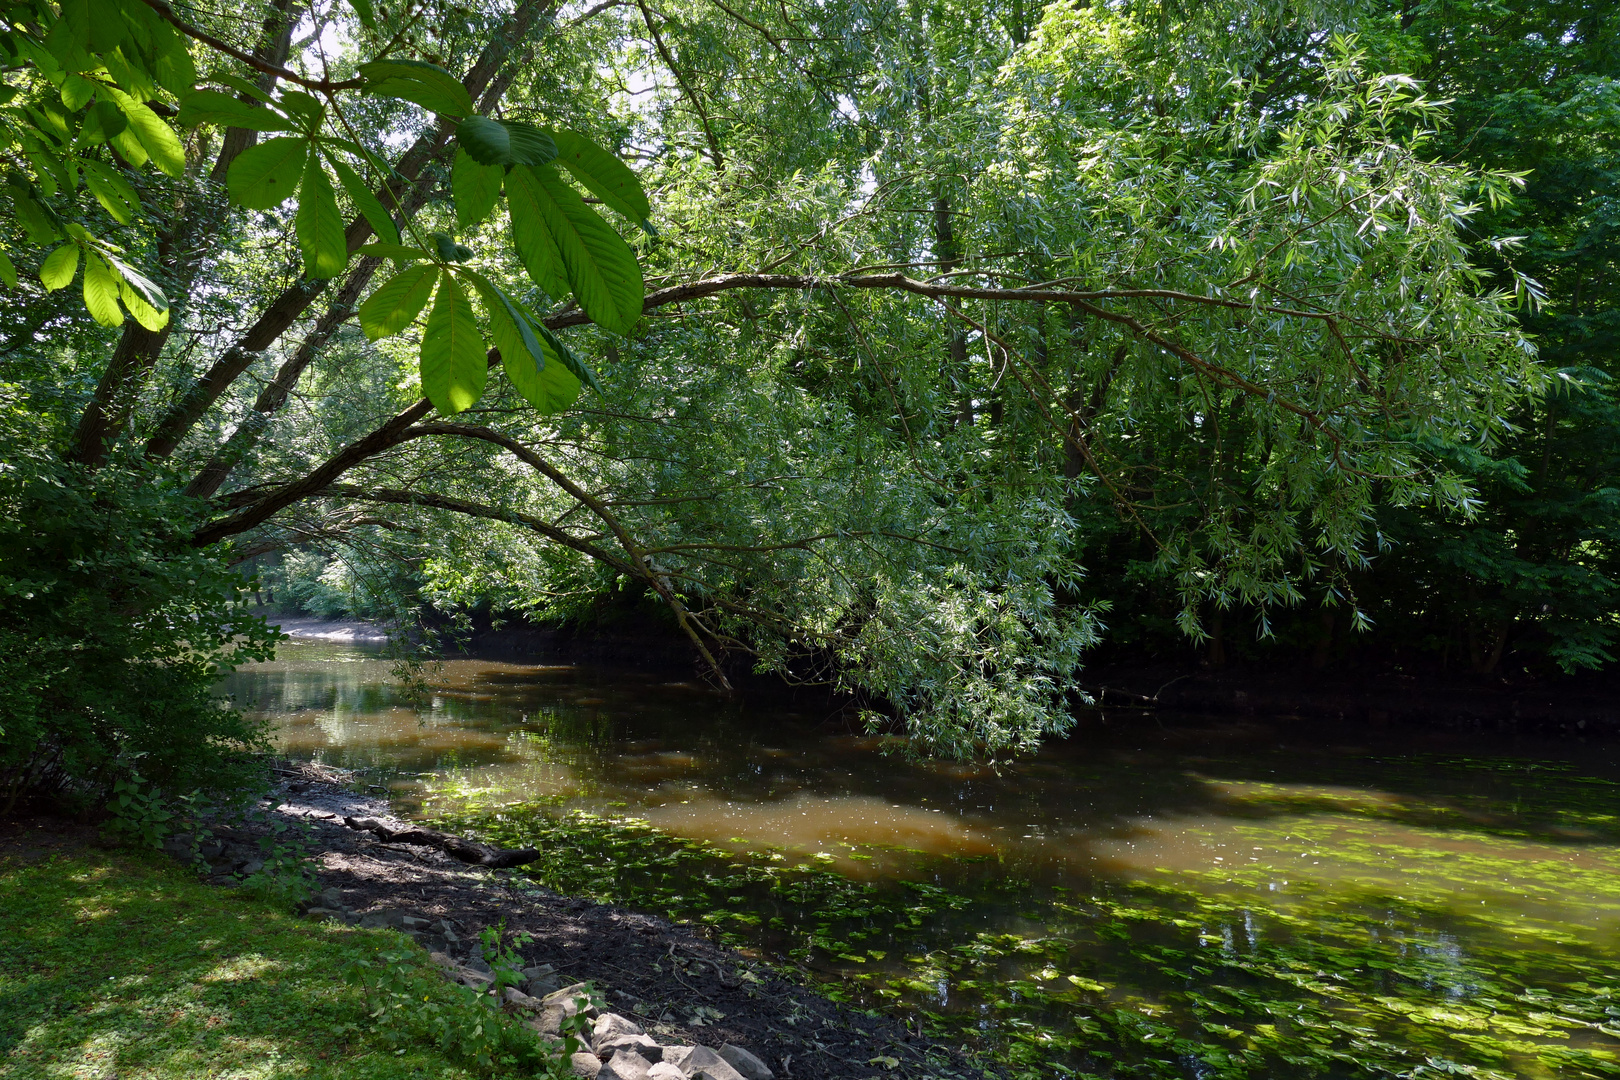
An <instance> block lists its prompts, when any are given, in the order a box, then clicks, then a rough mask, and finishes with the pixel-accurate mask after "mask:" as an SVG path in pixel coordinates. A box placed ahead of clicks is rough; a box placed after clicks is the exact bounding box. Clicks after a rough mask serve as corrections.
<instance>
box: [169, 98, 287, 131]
mask: <svg viewBox="0 0 1620 1080" xmlns="http://www.w3.org/2000/svg"><path fill="white" fill-rule="evenodd" d="M176 122H177V123H178V124H179V125H180V126H181V127H196V126H197V125H198V124H223V125H225V126H227V127H237V128H246V129H247V130H249V131H294V130H296V129H295V128H294V127H293V123H292V121H291V120H289V119H287V118H286V117H285V116H282V115H281V114H280V113H278V112H272V111H271V110H269V109H266V108H264V107H263V106H260V105H249V104H248V103H247V102H245V101H241V100H239V99H238V98H236V97H233V96H232V95H230V94H227V93H225V92H224V91H221V90H193V91H192V92H191V93H189V94H187V95H186V96H185V97H183V98H181V99H180V116H179V117H178V119H177V121H176Z"/></svg>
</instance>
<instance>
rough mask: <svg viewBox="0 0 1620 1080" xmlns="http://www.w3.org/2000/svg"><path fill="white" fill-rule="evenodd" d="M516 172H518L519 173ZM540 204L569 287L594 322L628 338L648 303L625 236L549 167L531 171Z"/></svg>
mask: <svg viewBox="0 0 1620 1080" xmlns="http://www.w3.org/2000/svg"><path fill="white" fill-rule="evenodd" d="M514 171H516V170H514ZM529 172H530V174H531V175H532V176H533V178H534V181H535V184H534V188H535V193H536V199H535V203H536V206H537V207H538V209H539V211H540V215H541V218H542V219H543V220H544V222H545V225H546V229H547V230H548V231H549V232H550V233H551V237H552V239H553V240H554V241H555V242H556V244H557V251H558V253H559V254H560V255H561V256H562V263H563V270H564V272H566V273H567V275H568V285H569V287H570V288H571V289H572V290H573V292H574V298H575V299H577V300H578V301H579V306H580V307H582V308H584V309H585V314H586V315H588V316H590V318H591V321H592V322H594V323H596V325H598V326H600V327H602V328H603V329H604V330H610V331H612V332H613V333H615V334H628V333H630V331H631V330H633V329H635V325H636V323H637V322H638V321H639V320H640V319H641V307H642V304H643V303H644V301H645V300H646V287H645V285H644V284H643V283H642V278H641V267H640V266H639V265H638V264H637V263H636V255H635V252H633V251H631V250H630V245H629V244H627V243H625V242H624V238H623V237H621V236H620V235H619V234H618V233H616V232H614V231H613V227H612V226H610V225H609V224H608V223H607V222H606V221H603V220H602V218H601V215H599V214H597V213H596V211H594V210H592V209H591V208H590V207H589V206H586V205H585V200H584V199H581V198H580V197H579V193H578V192H576V191H575V190H574V189H573V188H571V187H569V186H568V185H567V184H565V183H563V181H562V177H560V176H558V175H557V171H556V170H555V169H553V168H551V167H550V166H544V167H541V168H538V169H531V170H529Z"/></svg>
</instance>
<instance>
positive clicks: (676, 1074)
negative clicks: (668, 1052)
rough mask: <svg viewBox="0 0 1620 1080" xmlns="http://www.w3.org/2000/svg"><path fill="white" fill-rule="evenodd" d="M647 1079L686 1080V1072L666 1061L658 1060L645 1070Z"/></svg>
mask: <svg viewBox="0 0 1620 1080" xmlns="http://www.w3.org/2000/svg"><path fill="white" fill-rule="evenodd" d="M647 1080H686V1074H685V1073H683V1072H681V1070H680V1069H677V1068H676V1067H675V1066H673V1065H671V1064H670V1063H669V1062H667V1061H659V1062H655V1063H654V1064H653V1066H652V1068H650V1069H648V1070H647Z"/></svg>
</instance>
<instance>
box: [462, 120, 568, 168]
mask: <svg viewBox="0 0 1620 1080" xmlns="http://www.w3.org/2000/svg"><path fill="white" fill-rule="evenodd" d="M456 142H457V144H459V145H460V147H461V149H463V150H465V151H466V152H467V156H468V157H470V158H472V159H473V160H474V161H476V162H478V164H480V165H544V164H546V163H547V162H549V161H551V160H552V159H553V158H555V157H556V156H557V144H556V143H555V142H553V141H552V139H551V136H550V135H547V134H546V133H545V132H543V131H541V130H540V129H539V128H537V127H535V126H534V125H533V124H524V123H520V122H518V121H516V120H491V119H490V118H489V117H487V116H469V117H467V119H465V120H463V121H462V122H461V123H460V124H458V125H457V126H456Z"/></svg>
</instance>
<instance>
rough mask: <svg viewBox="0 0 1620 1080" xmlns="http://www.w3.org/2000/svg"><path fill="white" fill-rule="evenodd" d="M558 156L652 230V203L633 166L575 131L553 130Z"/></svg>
mask: <svg viewBox="0 0 1620 1080" xmlns="http://www.w3.org/2000/svg"><path fill="white" fill-rule="evenodd" d="M551 137H552V139H553V140H555V141H556V143H557V160H558V162H560V163H561V164H563V165H565V166H567V168H568V171H569V172H571V173H573V174H574V179H576V180H578V181H579V182H580V183H581V184H583V185H584V186H585V189H586V190H587V191H589V192H590V193H591V194H592V195H595V196H596V197H597V198H598V199H601V200H602V202H604V203H605V204H607V205H608V206H611V207H612V208H613V209H615V210H617V211H618V212H619V213H621V214H623V215H624V216H625V217H627V218H629V219H630V220H631V221H633V222H635V223H636V224H637V225H640V226H641V227H642V228H644V229H646V230H647V231H648V232H652V231H653V228H652V223H651V222H650V221H649V220H648V219H649V218H650V217H652V204H651V203H649V202H648V201H647V193H646V192H645V191H643V190H642V188H641V181H640V179H638V178H637V177H636V174H635V173H633V172H631V171H630V167H629V166H628V165H626V164H625V163H624V162H622V161H620V160H619V159H618V158H616V157H614V156H613V155H612V154H610V153H608V152H607V151H606V150H604V149H602V148H601V147H600V146H597V145H596V144H595V143H593V142H591V141H590V140H589V139H587V138H585V137H584V136H583V135H580V134H579V133H578V132H574V131H554V132H552V133H551Z"/></svg>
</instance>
